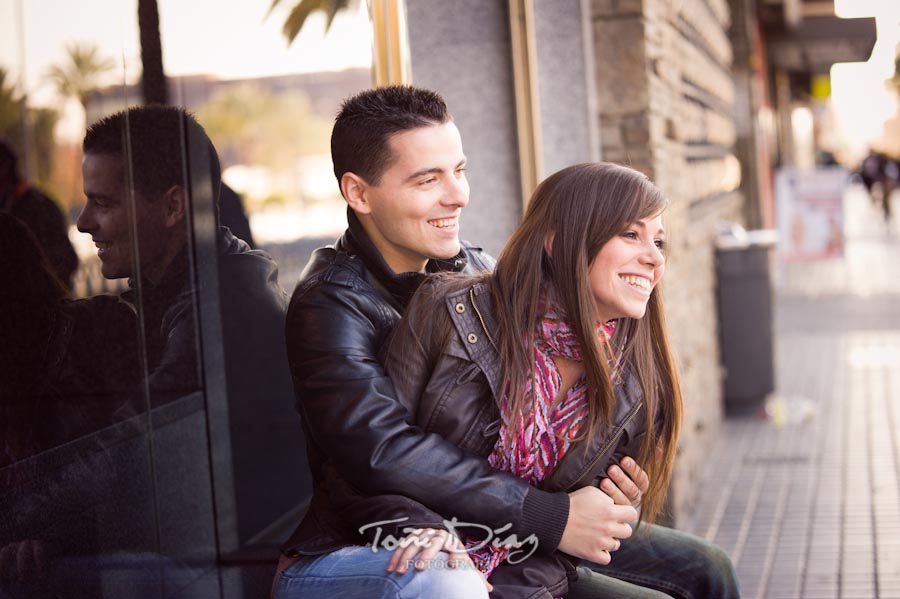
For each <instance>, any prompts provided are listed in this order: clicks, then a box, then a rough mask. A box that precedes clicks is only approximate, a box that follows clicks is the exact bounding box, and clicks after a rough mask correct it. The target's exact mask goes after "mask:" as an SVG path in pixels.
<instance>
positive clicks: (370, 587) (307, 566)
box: [272, 547, 488, 599]
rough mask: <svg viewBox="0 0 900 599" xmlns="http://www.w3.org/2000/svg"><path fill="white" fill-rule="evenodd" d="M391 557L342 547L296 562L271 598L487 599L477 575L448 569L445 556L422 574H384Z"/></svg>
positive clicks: (469, 570)
mask: <svg viewBox="0 0 900 599" xmlns="http://www.w3.org/2000/svg"><path fill="white" fill-rule="evenodd" d="M391 553H392V552H391V551H388V550H386V549H379V550H378V551H372V548H371V547H345V548H343V549H339V550H337V551H334V552H332V553H328V554H325V555H315V556H310V557H304V558H301V559H300V560H299V561H297V562H296V563H294V564H292V565H290V566H289V567H288V568H286V569H285V570H284V571H283V572H282V573H281V575H280V576H279V577H278V579H277V580H276V581H275V586H274V588H273V593H272V599H355V598H360V599H415V598H418V597H428V598H429V599H432V598H433V599H479V598H483V599H487V596H488V594H487V589H486V588H485V586H484V582H482V578H481V575H480V574H479V573H478V571H477V570H475V569H472V568H449V567H448V566H447V558H448V555H447V554H446V553H443V552H441V553H439V554H438V555H437V557H436V558H435V559H434V561H433V562H432V563H431V565H430V567H429V568H427V569H425V570H422V571H417V570H416V569H415V568H410V569H409V570H407V571H406V573H404V574H396V573H390V574H389V573H388V572H387V563H388V560H389V559H390V557H391Z"/></svg>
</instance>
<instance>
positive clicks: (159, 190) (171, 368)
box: [76, 106, 290, 407]
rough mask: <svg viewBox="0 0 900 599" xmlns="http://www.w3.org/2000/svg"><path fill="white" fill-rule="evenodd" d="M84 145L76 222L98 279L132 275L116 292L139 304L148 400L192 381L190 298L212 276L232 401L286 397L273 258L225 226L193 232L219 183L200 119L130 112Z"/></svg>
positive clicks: (99, 128) (165, 111)
mask: <svg viewBox="0 0 900 599" xmlns="http://www.w3.org/2000/svg"><path fill="white" fill-rule="evenodd" d="M83 149H84V161H83V163H82V174H83V176H84V193H85V196H86V197H87V201H86V203H85V206H84V209H83V210H82V212H81V214H80V215H79V217H78V220H77V223H76V224H77V226H78V230H79V231H82V232H83V233H88V234H90V235H91V237H92V238H93V241H94V244H95V245H96V246H97V249H98V255H99V258H100V263H101V272H102V273H103V276H104V277H106V278H108V279H116V278H126V277H127V278H128V279H129V281H128V283H129V288H130V289H129V290H128V291H126V292H125V293H124V294H123V295H122V296H121V299H122V300H123V301H125V302H127V303H128V304H129V305H131V306H132V307H134V309H135V311H137V306H138V305H140V306H141V309H142V317H143V323H144V330H145V336H146V339H145V345H146V348H147V357H148V366H149V369H148V377H149V383H150V390H151V393H152V394H153V400H154V403H155V404H157V405H158V404H160V403H164V402H166V401H170V400H172V399H176V398H177V397H179V396H182V395H184V394H186V393H188V392H190V391H194V390H196V389H198V388H200V384H201V383H200V379H199V376H200V375H199V367H200V363H201V362H200V360H199V358H198V355H197V351H198V350H197V347H198V338H197V333H196V330H197V323H196V322H195V317H194V314H195V309H194V303H195V302H196V301H198V300H197V294H198V291H202V289H203V288H204V286H206V285H208V284H209V283H210V281H215V280H216V279H218V291H219V294H218V298H219V302H220V304H221V314H222V327H223V338H224V350H225V365H226V376H227V382H228V387H229V393H230V395H231V397H230V401H231V402H232V404H239V403H246V402H251V403H252V402H254V401H255V400H254V398H266V397H272V396H273V394H274V397H275V398H277V397H278V396H283V394H284V393H286V392H288V391H287V390H288V389H289V388H290V387H289V386H290V383H289V379H288V376H287V365H286V358H285V356H284V353H283V351H281V350H280V348H281V347H282V346H283V343H282V342H281V339H282V330H283V322H284V310H285V308H286V303H287V302H286V300H287V298H286V295H285V293H284V291H283V290H282V289H281V287H280V286H279V284H278V282H277V274H278V268H277V266H276V264H275V262H274V261H273V260H272V259H271V258H270V257H269V256H268V255H267V254H265V253H264V252H261V251H256V250H251V249H250V248H249V247H248V246H247V244H246V243H244V242H243V241H242V240H240V239H238V238H236V237H235V236H234V235H232V234H231V232H230V231H229V230H228V229H227V228H224V227H219V228H217V229H216V228H213V229H212V230H213V231H214V232H213V237H212V239H208V240H207V241H204V233H203V232H202V231H195V232H194V233H193V237H192V231H191V228H190V222H191V219H193V221H194V222H195V223H196V222H201V221H202V220H203V219H204V218H206V219H209V218H215V217H216V216H217V205H216V198H217V197H218V190H219V186H220V167H219V159H218V155H217V153H216V149H215V148H214V147H213V145H212V142H211V141H210V140H209V138H208V137H207V135H206V132H205V131H204V130H203V128H202V127H201V126H200V124H199V123H197V121H196V120H194V118H193V117H192V116H191V115H190V114H188V113H187V112H186V111H184V110H183V109H181V108H177V107H171V106H145V107H139V108H130V109H128V110H125V111H122V112H118V113H116V114H114V115H112V116H109V117H106V118H104V119H102V120H100V121H98V122H97V123H94V124H93V125H92V126H91V127H90V128H89V129H88V131H87V134H86V135H85V138H84V143H83ZM186 173H187V175H186ZM132 220H133V223H132ZM135 237H136V239H135ZM192 238H193V239H194V240H195V242H194V245H192V244H189V242H188V240H189V239H192ZM203 244H206V245H214V246H215V247H214V248H212V249H211V251H209V248H206V245H203ZM135 250H136V251H135ZM204 252H206V253H204ZM210 254H212V255H214V256H215V258H214V260H215V263H216V265H217V267H218V268H217V270H215V271H213V272H212V273H210V270H209V269H208V268H206V263H205V262H204V260H205V259H206V258H207V257H208V256H209V255H210ZM192 261H193V262H194V265H195V269H196V270H197V271H198V276H197V279H198V280H199V287H198V286H197V285H195V284H194V275H193V273H192V271H191V264H192ZM211 274H212V276H211ZM215 275H217V276H215ZM273 352H274V353H273ZM257 407H259V405H258V404H257Z"/></svg>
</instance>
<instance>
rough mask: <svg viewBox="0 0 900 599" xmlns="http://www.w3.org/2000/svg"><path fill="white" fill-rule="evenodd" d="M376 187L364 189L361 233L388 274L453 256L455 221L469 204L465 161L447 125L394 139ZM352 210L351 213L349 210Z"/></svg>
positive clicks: (453, 129) (456, 234)
mask: <svg viewBox="0 0 900 599" xmlns="http://www.w3.org/2000/svg"><path fill="white" fill-rule="evenodd" d="M388 147H389V149H390V151H391V154H392V157H393V160H392V161H391V163H390V167H389V168H388V169H387V170H386V171H384V173H382V175H381V179H380V180H379V182H378V185H371V184H368V183H366V185H365V190H364V192H363V193H364V196H365V203H364V207H363V209H362V210H359V209H357V212H359V213H360V214H366V215H367V216H368V218H363V219H362V220H363V225H364V226H365V228H366V232H367V233H368V234H369V237H370V238H371V239H372V242H373V243H374V244H375V247H376V248H378V250H379V251H380V252H381V255H382V256H383V257H384V259H385V261H386V262H387V263H388V266H390V267H391V269H393V270H394V272H398V273H399V272H417V271H421V270H423V269H424V268H425V263H426V262H427V261H428V260H429V259H430V258H440V259H447V258H452V257H454V256H456V255H457V254H458V253H459V249H460V246H459V215H460V212H461V211H462V209H463V208H464V207H465V206H466V204H468V203H469V182H468V181H467V180H466V173H465V165H466V157H465V155H464V154H463V149H462V141H461V140H460V137H459V130H457V128H456V125H454V124H453V123H451V122H448V123H444V124H442V125H434V126H430V127H419V128H416V129H411V130H409V131H403V132H400V133H397V134H395V135H393V136H391V138H390V139H389V141H388ZM355 209H356V208H355Z"/></svg>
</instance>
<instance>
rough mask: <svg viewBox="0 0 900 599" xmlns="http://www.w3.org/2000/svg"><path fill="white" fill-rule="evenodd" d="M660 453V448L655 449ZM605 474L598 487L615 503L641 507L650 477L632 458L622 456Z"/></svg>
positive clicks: (648, 486)
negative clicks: (606, 476) (605, 476)
mask: <svg viewBox="0 0 900 599" xmlns="http://www.w3.org/2000/svg"><path fill="white" fill-rule="evenodd" d="M660 453H661V450H657V455H660ZM606 474H607V475H608V476H609V478H604V479H603V480H602V481H601V482H600V489H601V490H602V491H603V492H604V493H606V494H607V495H609V496H610V497H611V498H612V499H613V501H615V502H616V505H630V506H631V507H633V508H635V509H637V508H639V507H641V499H643V497H644V493H646V492H647V490H648V489H649V488H650V477H649V476H647V473H646V472H645V471H644V469H643V468H641V467H640V466H638V463H637V462H635V461H634V459H632V458H630V457H625V458H623V459H622V461H621V462H620V463H619V465H618V466H616V465H613V466H610V467H609V469H607V471H606Z"/></svg>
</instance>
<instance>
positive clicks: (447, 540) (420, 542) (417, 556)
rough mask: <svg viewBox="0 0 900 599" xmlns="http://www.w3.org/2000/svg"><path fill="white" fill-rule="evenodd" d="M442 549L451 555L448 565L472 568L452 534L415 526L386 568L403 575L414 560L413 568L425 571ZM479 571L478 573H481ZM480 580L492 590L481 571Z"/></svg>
mask: <svg viewBox="0 0 900 599" xmlns="http://www.w3.org/2000/svg"><path fill="white" fill-rule="evenodd" d="M441 551H446V552H447V553H449V554H450V558H449V559H448V560H447V565H448V566H449V567H451V568H472V569H473V570H474V569H475V564H474V563H472V558H470V557H469V554H468V553H467V552H466V548H465V546H464V545H463V544H462V542H461V541H460V540H459V538H458V537H457V536H456V535H455V534H453V533H451V532H449V531H447V530H442V529H437V528H417V529H416V530H414V531H412V532H411V533H409V534H408V535H406V536H405V537H403V539H402V540H401V541H400V546H399V547H397V548H396V549H395V550H394V554H393V555H392V556H391V559H390V560H389V561H388V565H387V571H388V572H396V573H397V574H404V573H406V571H407V570H408V569H409V565H410V564H413V563H414V564H415V566H416V570H424V569H426V568H427V567H428V565H429V563H431V560H433V559H434V558H435V556H437V554H438V553H440V552H441ZM478 573H479V574H481V572H478ZM481 579H482V580H483V581H484V586H485V588H487V591H488V593H490V592H491V591H493V590H494V587H493V586H492V585H491V583H489V582H488V581H487V579H486V578H484V575H483V574H481Z"/></svg>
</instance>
